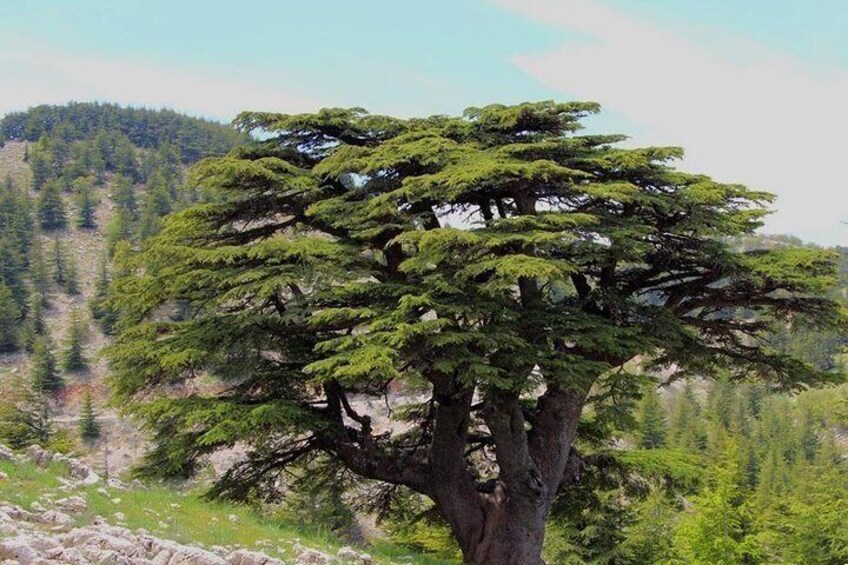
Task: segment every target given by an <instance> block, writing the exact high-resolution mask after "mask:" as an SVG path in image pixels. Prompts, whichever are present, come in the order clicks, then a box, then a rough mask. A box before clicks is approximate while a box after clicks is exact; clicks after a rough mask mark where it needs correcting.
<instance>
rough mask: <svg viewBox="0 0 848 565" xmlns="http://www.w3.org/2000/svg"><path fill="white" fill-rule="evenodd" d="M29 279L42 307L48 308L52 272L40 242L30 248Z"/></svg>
mask: <svg viewBox="0 0 848 565" xmlns="http://www.w3.org/2000/svg"><path fill="white" fill-rule="evenodd" d="M54 251H55V250H54ZM29 278H30V282H31V283H32V289H33V291H34V292H37V293H38V294H39V296H40V297H41V302H42V305H43V306H46V305H47V303H48V299H49V297H50V271H49V269H48V268H47V261H45V259H44V253H43V252H42V247H41V243H40V242H38V241H36V242H34V243H33V245H32V247H31V248H30V259H29Z"/></svg>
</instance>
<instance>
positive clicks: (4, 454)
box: [0, 443, 15, 461]
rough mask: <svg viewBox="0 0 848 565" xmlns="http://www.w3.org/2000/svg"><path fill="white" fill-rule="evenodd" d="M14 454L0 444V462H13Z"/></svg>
mask: <svg viewBox="0 0 848 565" xmlns="http://www.w3.org/2000/svg"><path fill="white" fill-rule="evenodd" d="M14 459H15V452H14V451H12V450H11V449H9V448H8V447H7V446H5V445H3V444H2V443H0V461H14Z"/></svg>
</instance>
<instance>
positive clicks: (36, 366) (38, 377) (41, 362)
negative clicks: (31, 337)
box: [30, 334, 65, 393]
mask: <svg viewBox="0 0 848 565" xmlns="http://www.w3.org/2000/svg"><path fill="white" fill-rule="evenodd" d="M30 362H31V363H32V369H31V371H30V373H31V375H32V382H33V386H35V387H36V388H37V389H38V390H41V391H44V392H45V393H52V392H56V391H58V390H59V389H61V388H62V387H63V386H64V384H65V383H64V381H63V380H62V377H61V376H60V375H59V373H58V371H56V359H55V357H53V348H52V344H51V342H50V337H49V336H48V335H46V334H45V335H43V336H39V337H38V338H37V339H36V340H35V343H34V344H33V347H32V357H31V358H30Z"/></svg>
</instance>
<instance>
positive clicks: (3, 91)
mask: <svg viewBox="0 0 848 565" xmlns="http://www.w3.org/2000/svg"><path fill="white" fill-rule="evenodd" d="M290 82H291V83H293V82H294V81H293V80H292V81H290ZM70 100H76V101H93V100H97V101H106V102H117V103H121V104H129V105H134V106H147V107H166V108H173V109H175V110H179V111H185V112H189V113H191V114H192V115H200V116H205V117H210V118H217V119H221V120H229V119H232V118H233V117H234V116H235V115H236V114H237V113H238V112H240V111H242V110H272V111H286V112H297V111H309V110H315V109H317V108H319V107H320V106H321V104H320V103H319V102H317V101H315V100H313V99H312V98H310V97H309V96H306V95H304V94H302V93H300V92H298V89H297V88H296V87H293V86H291V85H290V83H289V84H287V83H286V81H285V77H282V79H281V80H276V81H274V82H271V81H269V82H257V81H256V80H254V79H251V78H248V77H245V76H243V74H242V73H240V72H239V71H238V69H229V70H227V69H220V70H218V71H216V72H214V73H213V72H211V71H210V72H203V71H198V70H194V69H189V70H186V69H183V68H179V67H177V66H162V65H156V64H152V63H149V62H144V61H127V60H125V59H120V60H119V59H118V58H117V57H115V58H109V57H103V56H86V55H83V54H79V53H69V52H65V51H61V50H58V49H56V48H52V47H48V46H44V45H40V44H36V43H33V42H30V41H27V40H26V39H22V38H12V37H2V38H0V115H2V114H4V113H6V112H9V111H12V110H22V109H26V108H28V107H30V106H33V105H37V104H45V103H47V104H59V103H65V102H68V101H70Z"/></svg>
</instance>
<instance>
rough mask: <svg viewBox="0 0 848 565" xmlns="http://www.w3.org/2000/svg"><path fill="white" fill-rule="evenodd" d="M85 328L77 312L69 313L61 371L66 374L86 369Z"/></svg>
mask: <svg viewBox="0 0 848 565" xmlns="http://www.w3.org/2000/svg"><path fill="white" fill-rule="evenodd" d="M85 333H86V327H85V324H84V322H83V319H82V317H81V316H80V313H79V311H78V310H76V309H74V310H72V311H71V317H70V323H69V326H68V333H67V336H66V338H65V349H64V352H63V354H62V369H63V370H64V371H67V372H76V371H84V370H85V369H87V368H88V361H87V360H86V358H85V351H84V346H85Z"/></svg>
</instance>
